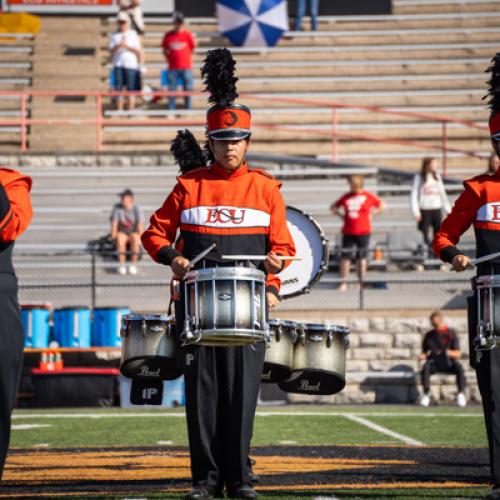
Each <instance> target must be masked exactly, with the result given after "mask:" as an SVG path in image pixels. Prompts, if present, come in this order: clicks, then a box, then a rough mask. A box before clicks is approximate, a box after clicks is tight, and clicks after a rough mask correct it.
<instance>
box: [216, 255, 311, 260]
mask: <svg viewBox="0 0 500 500" xmlns="http://www.w3.org/2000/svg"><path fill="white" fill-rule="evenodd" d="M266 258H267V257H266V256H265V255H222V256H221V259H222V260H266ZM276 258H277V259H278V260H302V257H297V256H295V257H292V256H290V255H276Z"/></svg>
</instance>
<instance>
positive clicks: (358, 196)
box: [330, 175, 384, 291]
mask: <svg viewBox="0 0 500 500" xmlns="http://www.w3.org/2000/svg"><path fill="white" fill-rule="evenodd" d="M349 184H350V186H351V190H350V191H349V192H348V193H346V194H345V195H344V196H342V197H341V198H339V199H338V200H337V201H336V202H335V203H333V204H332V206H331V207H330V210H331V211H332V213H333V214H334V215H339V216H341V217H343V218H344V227H343V228H342V259H341V261H340V278H341V280H342V283H341V284H340V287H339V290H341V291H345V290H346V289H347V276H348V275H349V270H350V269H351V260H356V261H357V270H358V277H359V280H360V281H362V280H363V278H364V276H365V274H366V268H367V259H366V257H367V250H368V245H369V243H370V234H371V232H372V225H371V218H372V214H373V215H378V214H379V213H380V212H381V211H382V210H383V208H384V207H383V204H382V202H381V201H380V199H379V198H377V197H376V196H375V195H374V194H372V193H369V192H368V191H365V190H364V189H363V187H364V181H363V177H362V176H361V175H352V176H351V177H350V178H349ZM355 249H356V250H355Z"/></svg>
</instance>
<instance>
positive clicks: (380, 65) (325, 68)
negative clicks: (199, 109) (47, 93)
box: [103, 58, 489, 79]
mask: <svg viewBox="0 0 500 500" xmlns="http://www.w3.org/2000/svg"><path fill="white" fill-rule="evenodd" d="M488 64H489V60H488V58H462V59H447V60H442V61H441V60H439V59H426V60H423V61H419V60H418V59H417V60H415V59H413V60H411V61H397V60H396V61H395V60H391V59H389V60H382V61H372V60H365V61H302V62H301V65H300V66H297V64H296V63H293V62H288V61H260V62H258V61H253V62H246V63H245V62H238V66H237V74H238V76H239V77H240V78H241V79H247V78H252V77H255V75H256V71H257V70H258V72H259V73H258V74H259V77H261V78H265V77H269V78H272V77H302V76H356V75H370V76H372V77H375V76H379V75H380V76H385V75H402V74H406V75H426V74H440V73H441V74H456V73H466V72H468V73H478V72H482V71H484V69H485V68H486V67H487V66H488ZM165 67H166V64H165V61H160V62H149V63H148V64H147V74H146V77H147V78H156V79H159V78H160V74H161V71H162V70H164V69H165ZM110 69H111V67H110V65H106V66H105V68H104V73H103V78H108V76H109V71H110ZM200 69H201V65H200V64H197V65H196V66H195V67H194V69H193V72H194V75H195V77H198V78H199V74H200V73H199V71H200Z"/></svg>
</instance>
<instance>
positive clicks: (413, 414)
mask: <svg viewBox="0 0 500 500" xmlns="http://www.w3.org/2000/svg"><path fill="white" fill-rule="evenodd" d="M346 415H354V416H359V417H447V418H449V417H461V418H463V417H475V418H482V417H483V415H482V413H420V412H408V413H391V412H371V413H357V412H341V411H328V412H326V411H325V412H313V411H293V410H291V411H288V412H284V411H282V412H280V411H258V412H257V413H256V416H257V417H345V416H346ZM138 417H139V418H157V417H161V418H164V417H173V418H186V414H185V413H166V412H157V413H45V414H44V413H38V414H20V415H16V414H14V415H12V419H14V420H19V419H30V418H40V419H42V418H43V419H57V418H90V419H100V418H138Z"/></svg>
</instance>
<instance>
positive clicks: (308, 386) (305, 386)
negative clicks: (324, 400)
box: [298, 379, 321, 392]
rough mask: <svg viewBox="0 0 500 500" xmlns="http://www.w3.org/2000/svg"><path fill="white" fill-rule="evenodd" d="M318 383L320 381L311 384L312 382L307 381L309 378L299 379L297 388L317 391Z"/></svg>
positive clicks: (319, 383) (318, 388)
mask: <svg viewBox="0 0 500 500" xmlns="http://www.w3.org/2000/svg"><path fill="white" fill-rule="evenodd" d="M320 385H321V382H318V383H317V384H316V385H313V384H310V383H309V380H307V379H304V380H301V381H300V384H299V387H298V388H299V390H300V391H315V392H319V390H320Z"/></svg>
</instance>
